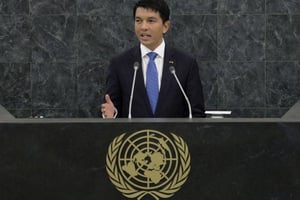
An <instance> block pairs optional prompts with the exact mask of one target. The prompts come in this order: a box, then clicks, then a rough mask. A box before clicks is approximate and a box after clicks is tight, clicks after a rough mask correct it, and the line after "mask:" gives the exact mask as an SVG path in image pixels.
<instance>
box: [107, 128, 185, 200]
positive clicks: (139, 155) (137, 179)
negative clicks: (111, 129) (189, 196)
mask: <svg viewBox="0 0 300 200" xmlns="http://www.w3.org/2000/svg"><path fill="white" fill-rule="evenodd" d="M190 163H191V157H190V153H189V149H188V146H187V144H186V143H185V141H184V140H183V139H182V138H181V137H179V136H177V135H175V134H173V133H170V134H168V135H167V134H164V133H161V132H159V131H156V130H148V129H147V130H141V131H138V132H135V133H132V134H126V133H123V134H121V135H120V136H117V137H116V138H114V140H113V141H112V142H111V144H110V145H109V147H108V153H107V155H106V171H107V173H108V175H109V178H110V181H111V182H112V183H113V184H114V185H115V187H116V189H117V190H118V191H120V192H121V193H122V194H123V195H124V196H125V197H127V198H132V199H138V200H140V199H143V197H145V196H147V195H150V196H152V197H153V198H154V199H157V200H158V199H160V198H170V197H171V196H173V195H174V194H175V193H176V192H177V191H178V190H180V188H181V187H182V185H183V184H184V183H185V182H186V180H187V178H188V175H189V172H190V170H191V167H190Z"/></svg>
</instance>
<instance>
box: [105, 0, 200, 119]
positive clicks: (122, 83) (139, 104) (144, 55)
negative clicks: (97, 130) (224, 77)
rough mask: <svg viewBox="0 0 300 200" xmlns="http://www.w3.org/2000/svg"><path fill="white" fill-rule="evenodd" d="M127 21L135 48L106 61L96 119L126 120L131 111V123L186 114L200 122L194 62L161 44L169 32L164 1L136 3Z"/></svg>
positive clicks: (196, 73) (167, 10) (196, 67)
mask: <svg viewBox="0 0 300 200" xmlns="http://www.w3.org/2000/svg"><path fill="white" fill-rule="evenodd" d="M133 16H134V20H135V22H134V27H135V34H136V36H137V38H138V40H139V41H140V45H139V46H136V47H133V48H131V49H129V50H127V51H126V52H124V53H122V54H121V55H119V56H117V57H115V58H113V59H112V60H111V63H110V66H109V73H108V77H107V93H106V95H105V103H103V104H102V105H101V112H102V116H103V117H104V118H115V117H128V115H129V112H130V111H131V112H130V114H131V115H132V117H149V118H152V117H160V118H167V117H188V116H189V114H190V109H189V108H191V111H192V116H193V117H205V114H204V101H203V94H202V85H201V81H200V77H199V70H198V65H197V62H196V60H195V59H193V58H191V57H190V56H188V55H186V54H184V53H182V52H180V51H178V50H176V49H174V48H172V47H169V46H168V45H166V44H165V41H164V38H163V36H164V34H165V33H167V31H168V30H169V28H170V20H169V16H170V10H169V7H168V5H167V3H166V2H165V1H164V0H140V1H139V2H137V3H136V4H135V6H134V9H133ZM150 52H151V55H150V54H149V53H150ZM135 63H139V68H138V69H137V70H136V80H135V84H134V92H133V96H132V104H131V103H130V99H131V98H130V96H131V92H132V83H133V79H134V74H135V69H134V65H135ZM171 66H172V68H173V67H174V68H173V69H175V70H176V71H175V75H177V77H178V79H179V81H180V84H181V85H182V88H183V89H184V91H185V93H186V95H187V98H188V101H187V100H186V98H185V97H184V95H183V92H182V91H181V89H180V86H179V84H178V82H176V78H175V75H174V73H171V72H170V67H171ZM148 70H149V71H148ZM150 70H152V71H151V72H150ZM153 73H154V74H153ZM151 81H153V83H150V82H151ZM187 102H190V105H191V106H190V107H189V106H188V103H187ZM129 110H130V111H129Z"/></svg>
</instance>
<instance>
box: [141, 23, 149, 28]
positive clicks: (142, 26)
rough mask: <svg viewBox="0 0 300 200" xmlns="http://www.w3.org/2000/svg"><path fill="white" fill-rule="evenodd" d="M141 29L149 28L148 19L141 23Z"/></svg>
mask: <svg viewBox="0 0 300 200" xmlns="http://www.w3.org/2000/svg"><path fill="white" fill-rule="evenodd" d="M141 29H143V30H145V29H148V24H147V22H146V21H143V22H142V23H141Z"/></svg>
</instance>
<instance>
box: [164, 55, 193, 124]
mask: <svg viewBox="0 0 300 200" xmlns="http://www.w3.org/2000/svg"><path fill="white" fill-rule="evenodd" d="M169 63H173V61H169ZM169 70H170V72H171V74H173V75H174V77H175V79H176V82H177V84H178V86H179V88H180V90H181V92H182V94H183V96H184V98H185V100H186V103H187V105H188V107H189V118H190V119H192V107H191V103H190V101H189V99H188V97H187V96H186V94H185V92H184V90H183V88H182V86H181V84H180V81H179V80H178V77H177V75H176V71H175V67H174V66H170V67H169Z"/></svg>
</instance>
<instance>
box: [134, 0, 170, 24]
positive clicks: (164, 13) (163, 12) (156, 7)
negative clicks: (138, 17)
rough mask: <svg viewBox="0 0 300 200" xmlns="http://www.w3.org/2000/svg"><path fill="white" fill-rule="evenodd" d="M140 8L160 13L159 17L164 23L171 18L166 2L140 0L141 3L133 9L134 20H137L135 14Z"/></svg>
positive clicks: (161, 0)
mask: <svg viewBox="0 0 300 200" xmlns="http://www.w3.org/2000/svg"><path fill="white" fill-rule="evenodd" d="M138 7H142V8H146V9H151V10H153V11H156V12H159V15H160V17H161V18H162V21H163V23H165V22H166V21H168V20H169V18H170V9H169V6H168V4H167V3H166V2H165V1H164V0H140V1H138V2H137V3H136V4H135V6H134V8H133V18H135V12H136V9H137V8H138Z"/></svg>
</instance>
